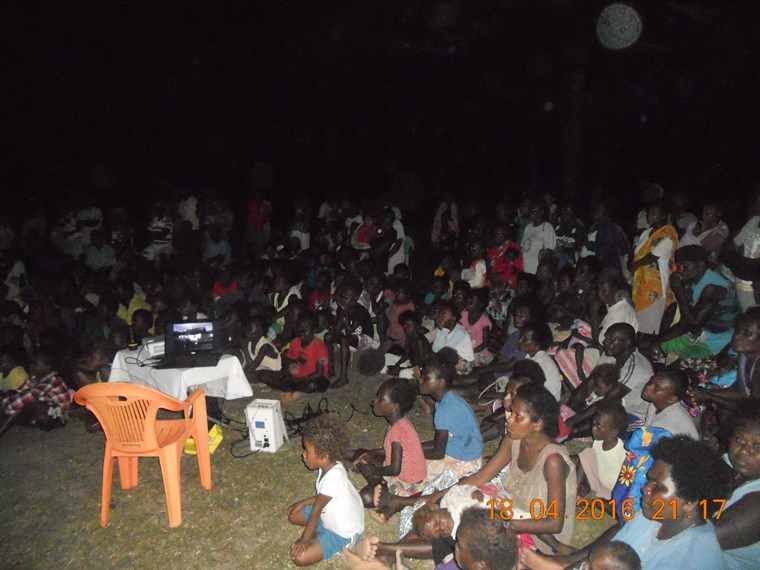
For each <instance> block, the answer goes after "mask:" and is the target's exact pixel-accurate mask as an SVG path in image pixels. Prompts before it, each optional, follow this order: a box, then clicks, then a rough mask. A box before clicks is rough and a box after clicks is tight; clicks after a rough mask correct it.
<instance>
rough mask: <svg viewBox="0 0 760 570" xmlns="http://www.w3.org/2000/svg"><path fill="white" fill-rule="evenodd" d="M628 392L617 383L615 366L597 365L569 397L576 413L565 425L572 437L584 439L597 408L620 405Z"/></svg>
mask: <svg viewBox="0 0 760 570" xmlns="http://www.w3.org/2000/svg"><path fill="white" fill-rule="evenodd" d="M628 392H629V390H628V388H627V387H626V386H625V385H623V384H622V383H620V382H619V376H618V369H617V366H615V365H614V364H611V363H609V364H608V363H604V364H599V365H597V367H596V368H594V370H593V371H592V372H591V376H590V377H589V379H588V380H587V381H586V382H584V383H583V384H581V385H580V386H579V387H578V388H577V389H576V390H575V391H573V393H572V395H571V396H570V407H571V408H573V409H574V410H575V411H576V412H577V413H576V414H575V415H574V416H573V417H571V418H569V419H568V420H567V421H566V423H567V426H568V427H569V428H570V429H571V433H572V437H586V436H588V434H589V431H590V429H591V426H590V425H589V422H590V421H591V418H593V417H594V414H595V413H596V410H597V408H598V407H600V406H603V405H607V404H610V403H621V402H622V400H623V397H624V396H625V395H626V394H627V393H628Z"/></svg>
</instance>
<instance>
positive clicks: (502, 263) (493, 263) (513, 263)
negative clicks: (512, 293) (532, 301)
mask: <svg viewBox="0 0 760 570" xmlns="http://www.w3.org/2000/svg"><path fill="white" fill-rule="evenodd" d="M510 233H511V232H510V231H509V228H507V226H505V225H503V224H500V225H498V226H496V228H495V229H494V235H493V245H492V246H491V247H490V248H488V251H487V253H486V257H487V258H488V265H489V267H490V271H491V273H492V274H496V275H500V276H501V278H502V279H503V281H504V283H506V284H507V286H508V287H510V288H512V289H516V288H517V276H518V275H519V274H520V272H521V271H522V270H523V259H522V252H521V251H520V246H519V245H517V243H516V242H515V241H513V240H512V239H511V236H510Z"/></svg>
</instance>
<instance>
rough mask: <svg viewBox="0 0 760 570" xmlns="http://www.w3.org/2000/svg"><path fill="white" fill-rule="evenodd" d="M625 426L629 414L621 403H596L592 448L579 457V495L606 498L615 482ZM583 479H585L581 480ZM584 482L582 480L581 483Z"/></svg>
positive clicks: (623, 450) (622, 448)
mask: <svg viewBox="0 0 760 570" xmlns="http://www.w3.org/2000/svg"><path fill="white" fill-rule="evenodd" d="M627 426H628V414H627V413H626V411H625V408H624V407H623V405H622V404H621V403H620V402H607V403H605V404H599V405H598V406H597V408H596V413H595V414H594V420H593V424H592V427H591V436H592V437H593V438H594V445H593V446H592V447H590V448H588V449H584V450H583V451H581V452H580V453H579V454H578V459H579V461H580V467H581V468H580V469H578V494H579V495H587V494H588V493H589V492H590V493H591V496H594V497H600V498H602V499H609V498H610V495H611V494H612V489H613V487H614V486H615V483H617V479H618V475H619V474H620V466H621V465H622V464H623V460H624V459H625V453H626V451H625V447H624V445H623V440H622V439H620V435H621V434H623V433H625V429H626V427H627ZM584 476H585V477H584ZM584 479H585V480H584Z"/></svg>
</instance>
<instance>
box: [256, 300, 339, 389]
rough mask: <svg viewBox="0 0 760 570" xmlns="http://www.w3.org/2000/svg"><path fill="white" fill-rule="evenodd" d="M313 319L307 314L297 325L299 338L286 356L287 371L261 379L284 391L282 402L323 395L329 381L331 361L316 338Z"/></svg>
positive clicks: (292, 343) (291, 344) (294, 341)
mask: <svg viewBox="0 0 760 570" xmlns="http://www.w3.org/2000/svg"><path fill="white" fill-rule="evenodd" d="M314 324H315V323H314V316H313V315H311V314H308V313H307V314H305V315H303V316H302V317H301V320H300V321H299V323H298V331H297V332H298V335H299V336H297V337H296V338H294V339H293V341H292V342H291V343H290V347H289V348H288V350H287V351H286V352H285V353H284V356H285V367H284V369H283V370H282V371H281V372H280V373H279V374H266V375H259V379H260V380H261V381H262V382H265V383H266V384H268V385H269V386H271V387H272V388H275V389H277V390H282V391H283V392H285V394H283V401H291V400H296V399H298V398H300V397H301V396H302V395H303V394H308V393H313V392H324V391H326V390H327V388H328V386H329V385H330V382H329V380H327V374H328V362H327V361H328V357H327V346H325V343H324V342H322V341H321V340H319V339H318V338H316V337H315V336H314Z"/></svg>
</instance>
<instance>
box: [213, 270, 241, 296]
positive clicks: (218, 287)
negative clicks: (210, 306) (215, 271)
mask: <svg viewBox="0 0 760 570" xmlns="http://www.w3.org/2000/svg"><path fill="white" fill-rule="evenodd" d="M211 293H212V294H213V296H214V301H221V300H227V299H225V298H226V297H231V296H233V295H237V296H240V284H239V283H238V280H237V279H234V278H233V277H232V271H230V270H229V268H225V269H222V271H221V272H220V273H219V278H218V279H217V280H216V281H214V285H213V287H212V288H211Z"/></svg>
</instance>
